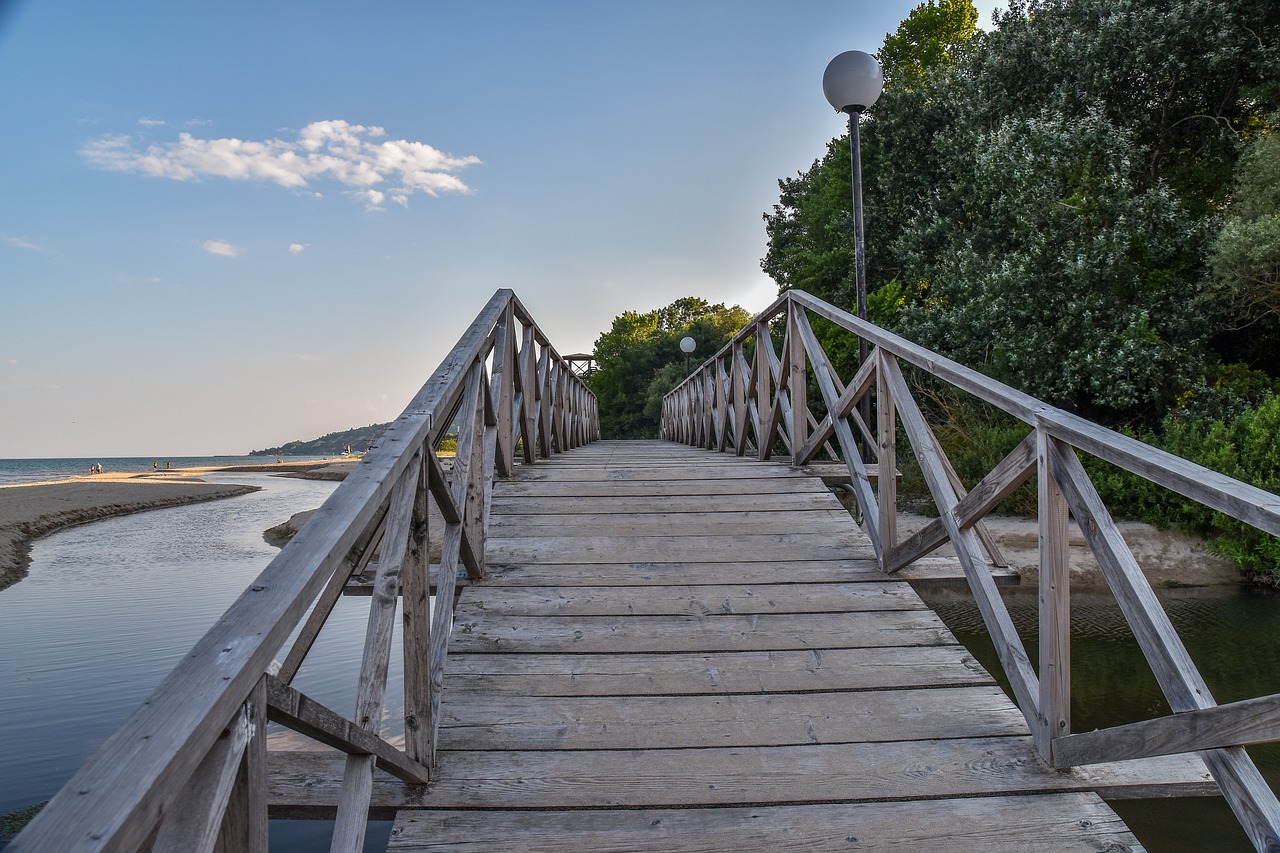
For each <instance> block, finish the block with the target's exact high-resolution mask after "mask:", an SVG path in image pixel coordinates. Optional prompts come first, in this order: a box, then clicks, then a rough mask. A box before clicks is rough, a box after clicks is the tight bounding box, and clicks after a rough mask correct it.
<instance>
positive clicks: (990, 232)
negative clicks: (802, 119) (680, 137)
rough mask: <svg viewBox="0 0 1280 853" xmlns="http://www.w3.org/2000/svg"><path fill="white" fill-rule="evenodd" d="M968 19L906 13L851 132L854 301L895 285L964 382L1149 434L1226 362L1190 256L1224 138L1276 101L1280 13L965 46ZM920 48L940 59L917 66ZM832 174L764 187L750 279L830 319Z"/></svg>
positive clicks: (840, 236) (973, 41)
mask: <svg viewBox="0 0 1280 853" xmlns="http://www.w3.org/2000/svg"><path fill="white" fill-rule="evenodd" d="M962 6H963V4H946V3H941V2H939V3H926V4H923V5H922V6H920V7H917V8H916V10H914V11H913V12H912V15H911V16H910V17H909V18H908V20H907V21H904V23H903V25H902V26H901V27H899V30H898V31H897V32H896V33H894V34H892V35H890V36H889V37H888V38H887V39H886V46H885V48H884V49H882V51H881V59H882V61H883V62H884V63H885V66H886V79H887V80H888V81H890V82H889V85H888V86H887V87H886V91H885V93H884V95H883V96H882V97H881V99H880V100H879V101H878V102H877V103H876V105H875V107H874V108H873V109H872V110H871V111H870V112H869V114H868V116H867V117H866V118H865V119H864V122H863V125H862V139H863V171H864V198H865V201H866V210H867V218H866V229H867V260H868V289H869V290H870V291H871V292H872V293H875V292H877V291H878V290H879V289H880V288H882V287H884V286H885V285H886V284H888V283H890V282H894V283H895V287H896V286H898V284H900V285H901V287H902V290H903V295H904V296H905V299H906V305H905V306H904V307H903V309H902V310H901V311H898V312H897V313H896V314H893V315H891V317H894V318H896V319H895V320H894V321H895V322H897V323H899V324H900V327H901V329H903V330H908V329H909V330H910V333H911V334H915V335H920V336H922V337H923V338H924V339H925V340H926V341H927V342H928V343H930V344H931V345H934V346H936V347H938V348H939V349H942V350H944V351H946V352H948V353H951V354H953V355H955V356H957V357H960V358H962V359H963V360H965V361H967V362H968V363H970V364H972V365H974V366H977V367H981V368H983V369H985V370H988V371H990V372H993V373H995V374H996V375H998V376H1000V377H1001V378H1003V379H1006V380H1008V381H1011V382H1013V383H1014V384H1018V385H1021V386H1022V387H1024V388H1026V389H1027V390H1029V391H1032V392H1034V393H1039V394H1042V395H1044V396H1046V397H1048V398H1049V399H1051V400H1053V401H1054V402H1058V403H1062V404H1064V405H1069V406H1075V407H1077V408H1080V409H1082V410H1085V411H1087V412H1088V413H1090V414H1093V415H1094V416H1099V417H1103V418H1107V419H1111V420H1113V421H1121V420H1125V419H1129V418H1134V417H1139V418H1142V419H1144V420H1146V421H1147V422H1148V423H1149V424H1151V423H1158V421H1159V416H1160V413H1161V411H1162V407H1164V406H1166V405H1167V404H1169V403H1170V402H1171V401H1172V400H1173V399H1174V398H1175V397H1176V396H1177V395H1178V394H1179V393H1180V392H1181V390H1182V389H1184V388H1186V387H1187V384H1188V382H1190V381H1191V380H1192V379H1194V374H1195V372H1196V369H1197V367H1198V366H1199V365H1200V364H1204V363H1209V362H1211V361H1212V360H1213V356H1214V354H1213V353H1212V352H1206V350H1208V349H1209V347H1210V346H1211V345H1212V346H1215V347H1218V348H1219V349H1220V350H1222V351H1223V352H1224V353H1225V352H1226V351H1227V349H1228V348H1229V347H1230V346H1231V339H1230V337H1229V336H1224V335H1218V336H1216V337H1214V336H1213V335H1212V334H1211V333H1212V332H1213V326H1212V323H1213V322H1217V321H1218V320H1219V319H1220V318H1221V317H1223V316H1227V317H1228V318H1230V317H1231V316H1232V314H1231V311H1230V306H1227V305H1224V304H1221V303H1222V300H1221V299H1220V298H1219V300H1218V303H1217V304H1210V303H1206V302H1205V301H1204V300H1203V299H1202V298H1201V296H1200V294H1201V293H1202V292H1203V291H1204V287H1203V283H1204V278H1205V276H1206V266H1205V261H1204V259H1205V255H1206V253H1207V251H1208V246H1209V244H1210V241H1211V238H1212V236H1213V233H1214V231H1215V229H1216V227H1217V225H1218V222H1219V217H1220V214H1221V210H1222V209H1223V205H1224V204H1225V203H1226V201H1227V199H1228V197H1229V196H1230V190H1231V187H1232V176H1233V174H1234V168H1235V163H1236V160H1237V157H1238V151H1239V148H1240V140H1241V139H1242V138H1250V137H1251V136H1255V135H1257V134H1259V133H1260V132H1261V131H1262V130H1264V129H1265V128H1266V118H1265V117H1266V116H1267V115H1269V114H1270V113H1271V112H1273V111H1274V110H1275V109H1276V107H1277V106H1280V74H1277V68H1280V64H1278V63H1277V59H1278V58H1280V4H1278V3H1275V2H1274V0H1031V2H1029V3H1028V2H1025V0H1014V2H1012V3H1011V5H1010V8H1009V10H1008V11H1007V12H1005V13H1003V14H1000V15H998V16H997V18H996V24H997V27H996V29H995V30H994V31H992V32H990V33H978V34H973V35H966V34H967V33H968V32H969V30H968V29H967V27H966V23H965V20H964V16H963V15H961V14H960V11H962V8H961V7H962ZM948 15H950V17H949V18H948ZM939 18H944V19H948V20H949V24H948V25H947V26H941V25H938V26H934V27H930V26H929V25H930V23H931V22H935V21H936V19H939ZM922 32H923V33H940V34H941V36H940V38H942V39H943V40H951V41H954V44H951V45H950V46H948V47H947V48H946V49H938V50H925V49H921V40H920V39H919V38H918V37H917V34H919V33H922ZM847 157H848V148H847V142H846V141H845V140H844V139H843V138H840V139H837V140H833V141H832V143H831V144H830V146H829V147H828V151H827V155H826V156H825V157H824V158H823V159H822V160H820V161H818V162H816V163H815V164H814V166H813V167H812V168H811V169H810V170H809V172H807V173H805V174H802V175H800V176H798V177H797V178H794V179H790V180H788V181H784V182H782V183H781V184H780V186H781V189H782V193H781V197H780V201H779V204H778V205H777V206H775V208H774V210H773V212H772V214H766V217H765V218H766V230H767V233H768V237H769V249H768V253H767V254H766V256H765V259H764V261H763V263H762V266H763V268H764V269H765V270H766V271H767V272H769V273H770V274H771V275H773V276H774V278H775V279H776V280H777V281H778V284H779V287H780V288H786V287H802V288H805V289H809V290H811V291H812V292H814V293H815V294H816V295H818V296H821V297H823V298H825V299H828V300H829V301H832V302H834V303H836V304H838V305H841V306H843V307H846V308H847V307H849V306H850V305H851V304H852V296H851V294H852V284H851V281H852V275H851V273H850V272H849V270H850V268H851V266H852V260H851V258H852V252H851V250H850V248H849V237H848V234H849V229H848V227H847V225H846V223H847V217H848V214H847V212H846V211H847V201H846V200H845V199H846V198H847V193H844V194H843V197H842V195H841V194H840V192H839V191H838V190H835V189H833V187H835V186H841V185H842V186H841V189H844V188H847V180H848V178H847V174H848V166H847ZM841 179H843V180H841ZM1238 193H1239V190H1238V189H1237V194H1238ZM842 205H844V206H842ZM1257 245H1259V242H1257V241H1255V244H1254V246H1255V247H1256V246H1257ZM1225 249H1226V246H1225V244H1223V253H1224V254H1223V258H1224V260H1225V259H1226V255H1225ZM1218 295H1219V296H1220V294H1218ZM885 301H886V302H888V301H889V300H885ZM1276 325H1277V327H1280V323H1277V324H1276ZM1066 329H1070V330H1071V334H1064V330H1066ZM1250 329H1251V331H1252V332H1259V331H1261V332H1262V333H1263V334H1262V337H1263V338H1264V339H1265V340H1266V345H1265V347H1264V348H1265V349H1266V350H1267V351H1270V352H1280V336H1278V335H1276V334H1275V332H1274V331H1272V330H1271V329H1264V328H1262V326H1261V325H1260V324H1259V323H1254V324H1253V325H1252V326H1251V327H1250ZM1251 363H1254V364H1255V366H1258V364H1257V362H1256V361H1251ZM1153 419H1154V420H1153Z"/></svg>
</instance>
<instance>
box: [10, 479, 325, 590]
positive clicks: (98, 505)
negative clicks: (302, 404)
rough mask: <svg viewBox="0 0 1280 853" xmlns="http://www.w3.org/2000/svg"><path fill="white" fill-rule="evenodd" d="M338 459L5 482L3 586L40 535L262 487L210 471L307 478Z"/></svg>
mask: <svg viewBox="0 0 1280 853" xmlns="http://www.w3.org/2000/svg"><path fill="white" fill-rule="evenodd" d="M335 462H337V460H323V461H315V462H293V463H283V464H281V463H275V464H263V465H255V466H236V467H234V468H225V467H216V466H208V467H200V468H180V469H179V468H175V469H172V470H164V469H160V470H157V471H152V472H144V473H136V472H135V473H112V472H107V473H103V474H94V475H92V476H84V477H77V478H75V479H70V480H57V481H50V482H40V483H23V484H21V485H9V486H0V590H2V589H4V588H6V587H8V586H10V585H12V584H14V583H17V582H18V581H20V580H22V578H24V577H26V574H27V566H28V553H29V551H30V546H31V542H32V540H34V539H36V538H38V537H40V536H46V535H48V534H50V533H53V532H54V531H56V530H61V529H63V528H65V527H71V526H73V525H77V524H84V523H86V522H90V521H97V520H99V519H103V518H111V517H113V516H117V515H126V514H128V513H134V512H142V511H145V510H150V509H159V508H162V507H169V506H179V505H182V504H189V503H197V502H200V501H208V500H216V499H218V498H229V497H235V496H237V495H243V494H248V493H249V492H253V491H257V488H256V487H254V486H243V485H226V484H217V483H207V482H205V481H203V480H201V479H200V478H201V476H202V475H204V474H209V473H213V472H235V471H256V472H268V473H275V474H286V475H290V476H307V475H308V474H309V473H310V472H314V471H318V470H319V469H323V468H326V467H328V466H330V465H333V464H335Z"/></svg>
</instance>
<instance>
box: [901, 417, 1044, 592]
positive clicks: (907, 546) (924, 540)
mask: <svg viewBox="0 0 1280 853" xmlns="http://www.w3.org/2000/svg"><path fill="white" fill-rule="evenodd" d="M1035 459H1036V457H1035V433H1034V432H1033V433H1031V434H1030V435H1028V436H1027V437H1026V438H1024V439H1023V440H1022V441H1021V442H1020V443H1019V444H1018V446H1017V447H1015V448H1014V449H1013V450H1012V451H1010V452H1009V455H1008V456H1006V457H1005V458H1004V459H1002V460H1000V462H999V463H998V464H997V465H996V466H995V467H994V468H992V469H991V470H990V471H989V472H988V473H987V476H985V477H983V478H982V480H981V481H980V482H979V483H978V484H977V485H976V486H974V487H973V491H971V492H969V494H967V495H965V496H964V497H962V498H960V500H959V501H957V502H956V510H955V513H956V522H957V524H958V525H959V527H960V529H961V530H966V529H968V528H969V527H971V526H973V524H975V523H976V522H977V521H978V520H979V519H980V518H982V517H983V516H984V515H986V514H987V513H988V512H990V511H991V510H993V509H995V508H996V507H997V506H999V504H1000V502H1001V501H1003V500H1004V499H1005V498H1007V497H1008V496H1009V495H1010V494H1011V493H1012V492H1013V491H1014V490H1015V489H1017V488H1018V487H1019V486H1021V485H1022V484H1023V483H1025V482H1026V481H1027V479H1028V478H1029V477H1030V476H1031V474H1032V472H1033V471H1035V464H1036V462H1035ZM946 541H947V531H946V527H945V526H944V525H943V523H942V521H941V520H940V519H936V518H935V519H934V520H933V521H931V522H929V524H927V525H926V526H925V527H923V528H922V529H920V530H919V531H917V532H916V533H915V534H913V535H912V536H910V537H908V538H907V539H904V540H903V541H902V542H901V543H899V544H898V545H897V546H895V547H894V548H892V549H891V550H890V553H889V556H888V558H887V560H886V568H885V570H886V571H888V572H895V571H897V570H898V569H899V568H901V567H903V566H906V565H908V564H910V563H911V562H913V561H915V560H917V559H919V558H920V557H921V556H922V555H924V554H928V553H929V552H931V551H933V550H934V549H936V548H937V547H939V546H940V545H942V544H944V543H945V542H946Z"/></svg>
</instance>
